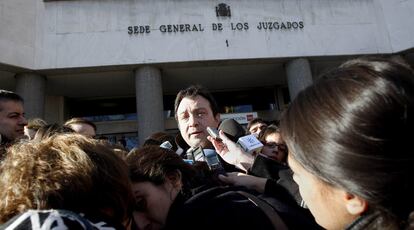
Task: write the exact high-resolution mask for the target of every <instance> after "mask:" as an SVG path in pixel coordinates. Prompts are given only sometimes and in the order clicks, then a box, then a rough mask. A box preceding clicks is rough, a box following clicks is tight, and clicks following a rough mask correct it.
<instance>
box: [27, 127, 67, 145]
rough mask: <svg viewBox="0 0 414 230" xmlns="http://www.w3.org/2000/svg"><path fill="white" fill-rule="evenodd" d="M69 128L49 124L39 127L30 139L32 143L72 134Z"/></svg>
mask: <svg viewBox="0 0 414 230" xmlns="http://www.w3.org/2000/svg"><path fill="white" fill-rule="evenodd" d="M74 132H75V131H73V130H72V129H71V128H69V127H67V126H63V125H59V124H49V125H44V126H42V127H40V128H39V129H38V130H37V132H36V133H35V135H34V137H33V138H32V139H33V140H34V141H42V140H44V139H46V138H49V137H51V136H53V135H56V134H64V133H74Z"/></svg>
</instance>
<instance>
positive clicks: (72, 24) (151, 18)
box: [0, 0, 414, 69]
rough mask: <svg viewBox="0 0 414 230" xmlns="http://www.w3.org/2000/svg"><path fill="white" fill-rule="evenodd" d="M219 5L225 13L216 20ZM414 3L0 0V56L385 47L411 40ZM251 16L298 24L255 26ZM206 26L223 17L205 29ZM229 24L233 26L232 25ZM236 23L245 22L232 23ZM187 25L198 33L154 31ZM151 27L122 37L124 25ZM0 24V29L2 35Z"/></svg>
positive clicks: (182, 57)
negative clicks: (226, 9) (228, 10)
mask: <svg viewBox="0 0 414 230" xmlns="http://www.w3.org/2000/svg"><path fill="white" fill-rule="evenodd" d="M221 2H224V3H226V4H228V5H229V6H230V7H231V17H230V18H227V17H217V16H216V11H215V7H216V6H217V5H218V4H219V3H221ZM413 4H414V3H413V1H412V0H408V1H399V0H358V1H357V0H296V1H292V0H277V1H271V0H255V1H248V0H226V1H216V0H204V1H194V0H180V1H171V0H152V1H136V0H122V1H119V0H104V1H101V0H83V1H47V2H45V1H41V0H30V1H29V0H25V1H24V0H3V1H2V3H0V7H1V8H0V10H1V11H0V12H1V13H0V19H1V20H0V31H1V33H0V50H2V53H0V63H1V62H3V63H8V64H12V65H17V66H22V67H26V68H32V69H54V68H70V67H93V66H106V65H124V64H144V63H164V62H185V61H197V60H199V61H204V60H227V59H256V58H274V57H296V56H327V55H359V54H376V53H393V52H399V51H401V50H405V49H408V48H412V47H414V39H413V37H414V30H412V29H409V28H412V25H411V24H410V22H412V21H413V20H414V16H413V15H414V14H413V8H414V6H413ZM259 22H279V23H282V22H284V23H286V22H303V24H304V28H302V29H279V30H267V31H264V30H259V29H258V28H257V25H258V24H259ZM212 23H222V25H223V29H222V31H213V29H212ZM231 23H233V26H232V24H231ZM237 23H243V25H244V23H248V27H249V28H248V29H245V28H242V29H241V30H237V29H236V30H233V29H232V28H233V27H235V25H236V24H237ZM167 24H190V25H191V27H193V25H196V26H198V25H199V24H201V27H202V29H203V30H204V31H202V32H200V31H198V32H195V31H192V32H176V33H168V32H166V33H162V32H161V31H160V26H161V25H167ZM146 25H148V26H150V30H149V31H150V32H149V33H144V34H132V35H129V34H128V29H127V28H128V26H146ZM4 31H5V32H4Z"/></svg>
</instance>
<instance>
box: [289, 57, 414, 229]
mask: <svg viewBox="0 0 414 230" xmlns="http://www.w3.org/2000/svg"><path fill="white" fill-rule="evenodd" d="M413 115H414V74H413V71H412V70H411V69H410V68H409V67H407V66H406V65H404V64H400V63H398V62H395V61H392V60H384V59H373V58H371V59H356V60H352V61H348V62H346V63H345V64H343V65H342V66H340V67H339V68H337V69H335V70H333V71H331V72H329V73H327V74H325V75H324V76H322V77H321V78H319V79H318V80H317V81H316V82H315V83H314V84H313V85H311V86H309V87H308V88H306V89H305V90H303V91H302V92H300V93H299V94H298V96H297V97H296V98H295V100H294V101H293V102H292V104H291V105H290V107H289V108H288V110H287V111H286V113H285V115H284V117H283V119H282V120H281V130H282V137H283V139H284V140H285V141H286V143H287V145H288V148H289V157H288V163H289V165H290V167H291V169H292V170H293V171H294V176H293V177H294V180H295V181H296V182H297V184H298V185H299V189H300V193H301V195H302V198H303V199H304V201H305V202H306V204H307V206H308V207H309V209H310V211H311V212H312V214H313V215H314V217H315V219H316V221H317V222H318V224H320V225H321V226H323V227H324V228H327V229H344V228H347V229H404V228H407V227H408V226H409V221H408V220H409V214H410V212H411V211H413V210H414V180H413V175H414V144H413V141H414V117H413Z"/></svg>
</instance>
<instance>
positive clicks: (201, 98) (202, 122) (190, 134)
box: [174, 86, 220, 148]
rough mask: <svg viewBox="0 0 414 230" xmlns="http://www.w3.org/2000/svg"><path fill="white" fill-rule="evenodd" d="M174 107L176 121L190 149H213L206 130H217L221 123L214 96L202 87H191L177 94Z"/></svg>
mask: <svg viewBox="0 0 414 230" xmlns="http://www.w3.org/2000/svg"><path fill="white" fill-rule="evenodd" d="M174 107H175V119H176V120H177V123H178V128H179V130H180V133H181V136H182V137H183V139H184V140H185V142H186V143H187V144H188V145H189V146H190V147H199V146H201V147H203V148H209V147H211V143H210V142H209V141H208V140H207V136H208V133H207V130H206V128H207V127H208V126H210V127H213V128H217V127H218V125H219V123H220V114H219V109H218V106H217V103H216V101H215V100H214V98H213V96H212V95H211V94H210V93H209V92H208V91H207V90H206V89H205V88H202V87H201V86H190V87H188V88H187V89H184V90H181V91H180V92H179V93H178V94H177V97H176V98H175V105H174Z"/></svg>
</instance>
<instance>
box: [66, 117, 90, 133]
mask: <svg viewBox="0 0 414 230" xmlns="http://www.w3.org/2000/svg"><path fill="white" fill-rule="evenodd" d="M72 124H87V125H90V126H92V128H93V130H95V132H96V125H95V124H94V123H93V122H92V121H89V120H86V119H84V118H81V117H74V118H72V119H70V120H67V121H66V122H65V124H64V125H65V126H69V127H70V125H72Z"/></svg>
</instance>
